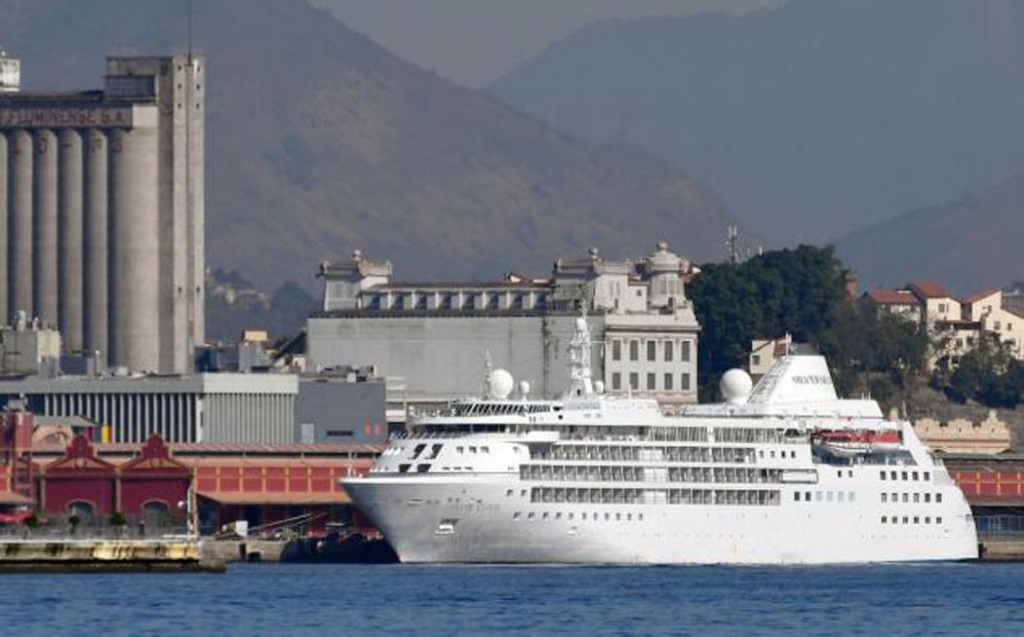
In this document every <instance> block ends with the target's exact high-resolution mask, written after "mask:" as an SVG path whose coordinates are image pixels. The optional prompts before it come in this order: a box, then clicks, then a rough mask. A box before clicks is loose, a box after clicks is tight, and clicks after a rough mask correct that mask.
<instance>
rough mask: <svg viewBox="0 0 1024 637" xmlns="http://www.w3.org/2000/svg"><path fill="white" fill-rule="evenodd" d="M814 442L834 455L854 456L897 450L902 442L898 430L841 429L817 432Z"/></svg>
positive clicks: (813, 438) (812, 439) (813, 437)
mask: <svg viewBox="0 0 1024 637" xmlns="http://www.w3.org/2000/svg"><path fill="white" fill-rule="evenodd" d="M811 441H812V444H814V446H816V447H820V448H822V449H823V450H825V451H827V452H829V453H831V454H832V455H834V456H842V457H847V458H848V457H852V456H859V455H864V454H869V453H884V452H888V451H896V450H898V449H899V448H900V446H901V444H902V442H901V440H900V434H899V432H898V431H893V430H889V431H872V430H865V429H860V430H857V429H840V430H827V431H818V432H815V433H814V435H813V436H812V438H811Z"/></svg>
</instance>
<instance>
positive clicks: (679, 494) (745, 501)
mask: <svg viewBox="0 0 1024 637" xmlns="http://www.w3.org/2000/svg"><path fill="white" fill-rule="evenodd" d="M530 501H531V502H534V503H551V502H555V503H559V502H575V503H584V504H655V505H659V504H672V505H675V504H716V505H718V504H723V505H755V506H777V505H778V504H779V503H780V501H781V494H780V492H779V491H778V490H769V489H621V488H616V489H599V488H593V489H587V488H568V487H567V488H562V487H538V488H533V489H531V490H530Z"/></svg>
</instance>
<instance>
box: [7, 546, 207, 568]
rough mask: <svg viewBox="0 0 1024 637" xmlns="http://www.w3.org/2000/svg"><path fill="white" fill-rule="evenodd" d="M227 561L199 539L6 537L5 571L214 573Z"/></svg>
mask: <svg viewBox="0 0 1024 637" xmlns="http://www.w3.org/2000/svg"><path fill="white" fill-rule="evenodd" d="M225 568H226V566H225V563H224V562H223V561H221V560H217V559H215V558H212V557H210V556H208V555H204V554H203V552H202V548H201V542H199V541H196V540H194V539H161V538H154V539H51V538H47V539H13V538H7V539H3V540H0V573H43V572H45V573H54V572H75V573H78V572H86V573H100V572H164V573H177V572H210V573H219V572H223V571H224V570H225Z"/></svg>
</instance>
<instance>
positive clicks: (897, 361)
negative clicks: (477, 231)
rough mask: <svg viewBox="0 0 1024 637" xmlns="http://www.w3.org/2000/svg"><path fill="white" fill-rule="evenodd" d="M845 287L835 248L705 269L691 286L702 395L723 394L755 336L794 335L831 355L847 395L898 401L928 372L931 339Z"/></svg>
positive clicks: (801, 250) (790, 252) (810, 249)
mask: <svg viewBox="0 0 1024 637" xmlns="http://www.w3.org/2000/svg"><path fill="white" fill-rule="evenodd" d="M845 282H846V272H845V271H844V270H843V268H842V264H841V263H840V262H839V260H838V259H837V258H836V257H835V254H834V252H833V250H832V248H831V247H826V248H817V247H812V246H800V247H798V248H796V249H795V250H789V249H787V250H778V251H772V252H767V253H765V254H763V255H760V256H757V257H754V258H752V259H749V260H748V261H746V262H744V263H740V264H710V265H707V266H705V268H704V269H703V270H702V271H701V273H700V274H699V275H698V276H697V277H696V278H695V279H694V280H693V282H692V283H691V284H690V286H689V288H688V295H689V297H690V298H691V299H692V300H693V303H694V311H695V312H696V314H697V319H698V320H699V321H700V323H701V327H702V332H701V345H700V347H699V348H698V352H699V354H698V370H699V371H698V373H699V378H700V389H701V393H702V398H703V399H705V400H714V399H716V398H717V397H718V379H719V378H720V377H721V375H722V373H723V372H725V371H726V370H728V369H731V368H734V367H746V365H747V357H748V354H749V352H750V347H751V341H752V340H753V339H756V338H778V337H781V336H783V335H784V334H786V333H789V334H791V335H792V336H793V340H794V341H795V342H805V343H810V344H811V345H813V346H815V347H816V348H818V350H819V351H821V353H822V354H824V355H825V356H826V358H827V359H828V361H829V364H830V366H831V368H832V372H833V375H834V377H835V380H836V384H837V386H838V389H839V391H840V392H841V393H843V394H852V393H855V392H857V391H861V392H865V393H867V392H870V393H871V394H872V395H874V396H875V397H876V398H878V399H879V400H880V401H881V402H882V403H883V404H886V405H891V404H893V402H894V401H895V400H896V398H897V396H898V394H899V392H900V391H902V390H903V389H905V388H906V386H907V383H908V382H909V379H910V377H911V376H912V375H913V374H915V373H918V372H920V371H921V370H922V369H923V367H924V363H925V355H926V353H927V339H926V337H925V335H924V333H923V331H921V330H919V329H918V326H917V325H916V324H914V323H910V322H907V321H904V320H901V319H899V318H897V317H894V316H890V315H888V314H884V313H879V312H878V311H877V308H875V307H874V306H873V305H872V304H871V303H870V302H869V301H867V300H862V299H850V298H848V296H847V293H846V287H845Z"/></svg>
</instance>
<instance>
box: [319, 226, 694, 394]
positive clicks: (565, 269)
mask: <svg viewBox="0 0 1024 637" xmlns="http://www.w3.org/2000/svg"><path fill="white" fill-rule="evenodd" d="M690 273H691V268H690V264H689V262H688V261H687V260H686V259H683V258H681V257H679V256H678V255H676V254H674V253H672V252H670V251H669V250H668V245H667V244H665V243H659V244H658V246H657V247H656V249H655V250H654V252H652V253H651V254H649V255H648V256H646V257H644V258H641V259H636V260H629V259H625V260H613V259H605V258H603V257H602V256H601V255H600V253H599V252H598V251H597V250H596V249H592V250H591V251H590V254H589V255H587V256H586V257H584V258H582V259H572V260H564V259H559V260H557V261H555V264H554V267H553V269H552V273H551V276H550V278H543V279H535V278H529V277H523V276H516V275H512V274H509V275H506V276H505V277H504V278H503V279H502V280H501V281H497V282H494V283H430V284H415V283H397V282H393V281H392V277H393V267H392V264H391V263H390V262H388V261H373V260H370V259H366V258H364V257H363V255H362V254H361V253H360V252H359V251H356V252H355V253H353V254H352V256H351V258H349V259H345V260H342V261H339V262H334V263H331V262H324V263H322V264H321V268H320V273H319V276H320V277H321V278H323V279H324V305H323V310H322V311H321V312H320V313H318V314H316V315H314V316H313V317H311V318H310V319H309V321H308V323H307V357H308V358H307V366H308V367H309V368H311V369H314V368H319V369H323V368H330V367H339V366H375V367H376V370H377V373H378V374H379V375H380V376H384V377H386V378H387V379H388V381H389V383H390V382H391V381H392V380H393V379H394V380H398V379H401V381H402V382H403V383H404V387H405V400H406V401H407V402H408V403H409V404H410V405H412V406H414V407H415V406H421V407H422V406H429V405H436V404H439V403H443V402H445V401H448V400H451V399H453V398H458V397H463V396H468V395H477V394H479V393H480V391H481V389H482V384H483V378H484V370H485V367H486V365H487V364H488V360H489V361H490V364H491V365H493V366H494V367H500V368H504V369H507V370H508V371H509V372H511V373H512V375H513V377H514V378H515V379H516V380H517V381H526V383H527V384H528V385H529V392H530V394H531V395H534V396H543V397H554V396H556V395H557V394H558V393H559V392H561V391H563V390H564V389H565V388H566V387H567V386H568V381H569V377H568V369H567V356H568V352H567V348H568V345H569V341H570V339H571V337H572V333H573V326H574V321H575V319H576V317H578V316H579V315H580V312H581V310H582V308H583V307H586V308H587V309H588V316H587V321H588V323H589V325H590V330H591V334H592V338H593V340H594V342H595V343H596V345H597V347H596V348H595V351H594V352H593V356H592V358H591V360H592V365H593V374H594V378H596V379H599V380H601V381H602V382H603V385H604V389H605V391H607V392H609V393H613V394H634V395H645V396H651V397H653V398H656V399H657V400H659V401H660V402H662V403H664V404H667V405H672V404H682V403H691V402H696V400H697V384H696V379H697V335H698V333H699V330H700V326H699V324H698V323H697V319H696V317H695V316H694V313H693V307H692V304H691V303H690V301H689V300H687V299H686V295H685V290H684V284H685V281H686V279H687V277H688V276H689V275H690ZM521 387H523V388H526V387H525V386H521Z"/></svg>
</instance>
